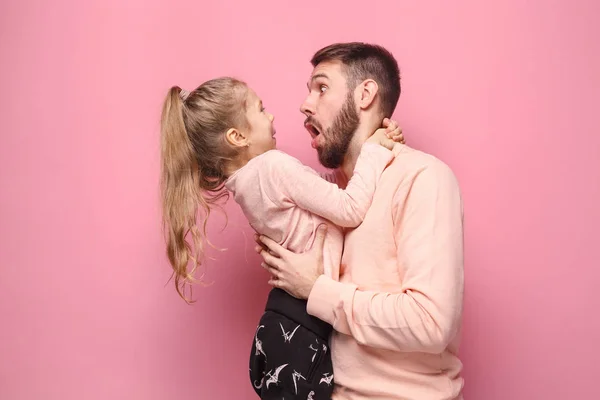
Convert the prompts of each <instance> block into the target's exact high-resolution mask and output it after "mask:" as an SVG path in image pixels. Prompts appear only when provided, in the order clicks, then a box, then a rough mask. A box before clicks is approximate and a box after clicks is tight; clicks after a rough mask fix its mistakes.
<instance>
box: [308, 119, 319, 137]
mask: <svg viewBox="0 0 600 400" xmlns="http://www.w3.org/2000/svg"><path fill="white" fill-rule="evenodd" d="M304 127H305V128H306V130H307V131H308V133H310V136H311V137H312V138H313V139H314V138H316V137H317V136H319V135H320V134H321V131H319V129H318V128H317V127H316V126H314V125H313V124H311V123H310V122H307V123H305V124H304Z"/></svg>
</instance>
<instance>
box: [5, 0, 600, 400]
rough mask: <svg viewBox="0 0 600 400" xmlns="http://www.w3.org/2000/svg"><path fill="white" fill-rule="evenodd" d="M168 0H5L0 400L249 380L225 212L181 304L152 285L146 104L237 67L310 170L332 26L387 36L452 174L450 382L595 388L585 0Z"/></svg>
mask: <svg viewBox="0 0 600 400" xmlns="http://www.w3.org/2000/svg"><path fill="white" fill-rule="evenodd" d="M168 3H171V2H167V1H162V2H161V1H149V0H146V1H140V0H138V1H134V0H130V1H127V2H121V1H114V0H113V1H107V0H102V1H97V0H93V1H88V2H87V4H84V3H83V2H76V1H55V2H44V1H41V0H38V1H33V0H30V1H25V2H17V1H16V0H8V1H3V2H2V3H1V5H0V57H1V60H2V62H1V65H2V66H1V74H0V88H1V93H2V96H0V119H1V121H2V123H1V128H0V135H1V136H0V183H1V193H0V221H1V222H0V266H1V269H0V399H6V400H30V399H46V400H54V399H57V400H58V399H60V400H65V399H87V400H96V399H98V400H99V399H148V400H154V399H171V398H177V399H181V400H184V399H190V400H191V399H246V398H247V399H250V398H253V395H252V392H251V390H250V388H249V386H248V382H247V356H248V352H249V345H250V341H251V338H252V335H253V332H254V327H255V325H254V324H255V322H256V321H257V318H258V317H259V315H260V312H261V309H262V307H263V302H264V299H265V295H266V293H267V291H268V287H267V285H266V281H267V277H266V275H265V274H264V273H263V272H262V271H261V269H260V268H259V267H258V266H257V258H256V257H255V256H254V255H253V253H252V251H251V248H252V241H251V239H250V236H249V233H250V231H249V229H248V228H247V227H246V223H245V221H244V220H243V218H242V217H241V215H240V213H239V211H238V210H237V208H235V207H229V208H228V210H229V212H230V217H231V218H230V224H229V227H228V228H227V229H226V230H225V231H224V232H223V233H221V232H220V227H221V225H222V222H223V218H217V219H216V220H215V222H214V223H213V224H212V225H211V226H212V228H213V229H212V230H213V233H214V241H215V242H216V243H217V244H218V245H220V246H226V247H228V248H229V250H228V251H227V252H224V253H218V254H215V256H216V257H217V260H218V261H216V262H211V263H210V266H211V269H210V273H209V277H210V279H212V280H214V284H213V286H211V287H209V288H206V289H200V288H199V289H198V290H197V291H196V292H195V296H196V298H197V299H198V302H197V304H196V305H194V306H191V307H190V306H187V305H185V304H184V303H183V302H182V301H181V300H180V299H179V298H178V297H177V295H176V294H175V291H174V290H173V288H172V286H171V285H170V284H169V285H167V286H165V283H166V280H167V278H168V276H169V273H168V266H167V264H166V262H165V259H164V256H163V248H162V241H161V237H160V227H159V212H158V202H157V199H158V197H157V196H158V191H157V174H158V118H159V111H160V106H161V104H160V103H161V101H162V96H163V95H164V94H165V92H166V90H167V88H168V87H169V86H170V85H172V84H179V85H182V86H183V87H186V88H188V89H192V88H194V87H195V85H197V84H199V83H200V82H202V81H203V80H206V79H208V78H211V77H214V76H217V75H226V74H232V75H237V76H239V77H242V78H243V79H245V80H247V81H248V82H249V83H250V84H251V85H252V86H253V87H254V88H255V89H256V90H257V91H258V93H259V94H260V95H261V96H262V97H263V99H264V101H265V104H266V105H267V107H268V108H269V109H270V111H271V112H273V113H274V114H275V115H276V117H277V119H276V126H277V129H278V140H279V144H280V147H281V148H282V149H283V150H286V151H288V152H290V153H292V154H293V155H295V156H297V157H299V158H300V159H301V160H303V161H305V162H307V163H309V164H311V165H313V166H316V165H317V163H316V158H315V156H314V154H313V152H312V149H311V148H310V146H309V139H308V137H307V134H306V133H305V131H304V130H303V128H302V116H301V114H300V113H299V112H298V108H299V105H300V103H301V101H302V99H303V96H304V95H305V91H306V89H305V82H306V79H307V77H308V74H309V73H310V71H311V67H310V65H309V62H308V61H309V59H310V57H311V55H312V53H313V52H314V51H315V50H317V49H318V48H320V47H321V46H323V45H326V44H329V43H331V42H334V41H349V40H362V41H368V42H376V43H380V44H383V45H384V46H386V47H388V48H389V49H390V50H392V51H393V52H394V54H395V55H396V56H397V58H398V60H399V62H400V65H401V68H402V71H403V95H402V98H401V101H400V103H399V106H398V109H397V112H396V115H395V116H396V118H397V119H399V120H400V121H401V123H402V125H403V127H404V131H405V133H406V136H407V139H408V141H409V142H410V144H411V145H413V146H414V147H417V148H420V149H423V150H425V151H428V152H431V153H433V154H435V155H437V156H439V157H440V158H442V159H443V160H445V161H446V162H447V163H448V164H449V165H450V166H451V167H452V168H453V169H454V171H455V172H456V174H457V176H458V177H459V180H460V182H461V186H462V189H463V192H464V197H465V203H466V223H467V225H466V279H467V287H466V291H467V292H466V299H465V302H466V307H465V315H464V332H463V347H462V355H463V359H464V363H465V371H464V375H465V378H466V382H467V383H466V388H465V393H466V397H467V399H469V400H472V399H486V400H495V399H497V400H500V399H502V400H504V399H511V400H530V399H545V400H548V399H592V398H600V394H599V392H598V389H597V387H598V386H597V377H598V374H599V373H600V366H599V364H598V360H599V357H600V350H599V347H600V342H599V341H600V323H599V318H598V314H599V312H600V311H599V309H600V291H599V290H598V283H599V281H600V273H599V272H598V271H599V270H600V269H599V267H600V262H599V254H598V249H599V248H600V246H599V245H598V238H597V237H596V238H595V239H594V237H593V235H594V234H596V233H597V232H596V229H595V228H596V227H597V226H598V223H599V222H600V211H599V209H600V207H599V206H598V204H599V203H600V183H599V182H600V162H599V161H598V160H599V158H598V157H599V156H598V152H599V151H600V135H599V133H600V129H599V122H600V120H599V118H598V115H599V113H598V109H599V106H598V104H599V99H598V93H600V78H599V72H600V55H599V52H600V44H599V43H600V41H599V40H598V38H600V28H599V27H598V25H596V23H597V21H596V19H597V18H596V17H597V15H598V13H599V12H600V7H599V6H598V5H597V4H598V3H597V2H594V1H593V0H589V1H584V0H581V1H577V2H575V1H559V0H554V1H548V0H544V1H542V0H535V1H529V2H524V1H520V0H510V1H503V2H482V1H475V0H472V1H458V2H446V1H421V2H415V1H376V2H367V3H365V5H364V6H359V5H351V3H349V2H347V1H341V0H340V1H302V2H296V3H294V4H291V3H290V2H282V1H268V2H267V1H253V2H233V1H219V2H199V1H180V2H176V3H175V4H172V5H167V4H168ZM594 3H596V4H594ZM354 4H358V3H354ZM230 7H233V8H232V9H231V10H230V9H229V8H230Z"/></svg>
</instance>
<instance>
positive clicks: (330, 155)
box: [317, 91, 358, 169]
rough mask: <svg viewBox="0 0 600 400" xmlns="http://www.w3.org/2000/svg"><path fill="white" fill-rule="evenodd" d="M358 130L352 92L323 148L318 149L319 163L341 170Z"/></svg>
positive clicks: (327, 134) (328, 131)
mask: <svg viewBox="0 0 600 400" xmlns="http://www.w3.org/2000/svg"><path fill="white" fill-rule="evenodd" d="M357 129H358V113H357V112H356V103H355V102H354V97H353V93H352V91H350V93H348V97H347V98H346V101H345V102H344V105H343V106H342V109H341V110H340V111H339V113H338V115H337V117H336V118H335V120H334V121H333V124H332V125H331V127H330V128H329V129H327V131H326V132H325V137H326V138H327V139H326V140H324V144H323V146H321V147H319V148H317V154H318V155H319V162H320V163H321V164H322V165H323V166H324V167H326V168H331V169H334V168H339V167H341V166H342V163H343V162H344V157H345V156H346V153H347V152H348V148H349V147H350V142H351V141H352V138H353V137H354V133H355V132H356V130H357Z"/></svg>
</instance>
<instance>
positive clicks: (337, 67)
mask: <svg viewBox="0 0 600 400" xmlns="http://www.w3.org/2000/svg"><path fill="white" fill-rule="evenodd" d="M340 76H341V77H343V75H342V63H340V62H339V61H324V62H322V63H319V64H318V65H317V66H316V67H315V68H314V69H313V72H312V74H311V76H310V79H311V80H315V79H317V78H327V79H335V78H336V77H340Z"/></svg>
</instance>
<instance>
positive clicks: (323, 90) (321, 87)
mask: <svg viewBox="0 0 600 400" xmlns="http://www.w3.org/2000/svg"><path fill="white" fill-rule="evenodd" d="M319 90H320V91H321V93H325V91H326V90H327V86H325V85H321V86H319Z"/></svg>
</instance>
